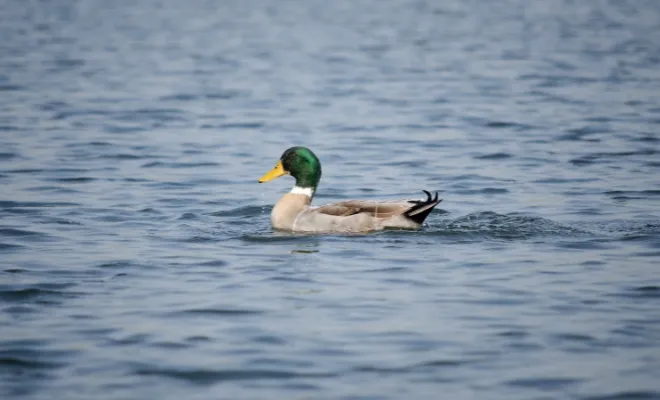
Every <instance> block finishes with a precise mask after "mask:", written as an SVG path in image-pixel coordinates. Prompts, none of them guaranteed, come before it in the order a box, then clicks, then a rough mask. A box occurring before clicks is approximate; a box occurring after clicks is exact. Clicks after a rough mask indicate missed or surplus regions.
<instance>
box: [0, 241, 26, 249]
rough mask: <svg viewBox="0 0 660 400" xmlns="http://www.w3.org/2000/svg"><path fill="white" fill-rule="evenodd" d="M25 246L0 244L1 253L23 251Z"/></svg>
mask: <svg viewBox="0 0 660 400" xmlns="http://www.w3.org/2000/svg"><path fill="white" fill-rule="evenodd" d="M23 247H24V246H21V245H18V244H12V243H1V242H0V251H11V250H19V249H22V248H23Z"/></svg>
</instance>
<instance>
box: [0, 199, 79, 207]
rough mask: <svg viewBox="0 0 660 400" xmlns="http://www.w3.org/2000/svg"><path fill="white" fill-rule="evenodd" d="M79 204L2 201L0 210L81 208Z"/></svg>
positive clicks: (0, 201)
mask: <svg viewBox="0 0 660 400" xmlns="http://www.w3.org/2000/svg"><path fill="white" fill-rule="evenodd" d="M79 205H80V204H79V203H70V202H64V201H59V202H58V201H54V202H41V201H7V200H0V208H28V207H35V208H38V207H73V206H79Z"/></svg>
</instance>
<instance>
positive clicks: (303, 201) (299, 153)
mask: <svg viewBox="0 0 660 400" xmlns="http://www.w3.org/2000/svg"><path fill="white" fill-rule="evenodd" d="M284 175H291V176H292V177H293V178H294V179H295V180H296V183H295V185H294V186H293V189H291V191H290V192H289V193H286V194H284V195H283V196H282V198H280V200H279V201H278V202H277V203H276V204H275V206H274V207H273V209H272V211H271V214H270V222H271V225H272V227H273V229H275V230H279V231H290V232H309V233H342V232H343V233H361V232H372V231H381V230H385V229H399V230H417V229H420V228H421V227H422V224H423V223H424V220H425V219H426V217H427V216H428V215H429V214H430V213H431V211H433V209H434V208H435V206H437V205H438V204H439V203H440V202H441V201H442V199H438V193H437V192H436V193H435V197H432V196H431V193H430V192H428V191H426V190H423V192H424V193H425V194H426V199H423V200H385V201H374V200H347V201H341V202H338V203H331V204H326V205H322V206H318V207H313V206H312V199H313V198H314V194H315V193H316V189H317V188H318V185H319V181H320V180H321V162H320V161H319V159H318V157H316V155H315V154H314V153H313V152H312V151H311V150H310V149H308V148H307V147H302V146H295V147H291V148H289V149H287V150H286V151H284V153H282V156H281V157H280V159H279V161H278V162H277V164H276V165H275V167H274V168H273V169H272V170H270V171H269V172H267V173H266V174H265V175H264V176H262V177H261V178H260V179H259V183H264V182H268V181H271V180H273V179H276V178H279V177H281V176H284Z"/></svg>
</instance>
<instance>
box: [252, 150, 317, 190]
mask: <svg viewBox="0 0 660 400" xmlns="http://www.w3.org/2000/svg"><path fill="white" fill-rule="evenodd" d="M286 174H289V175H291V176H293V177H294V178H296V186H297V187H300V188H311V189H312V190H316V187H317V186H318V184H319V181H320V180H321V162H320V161H319V159H318V158H317V157H316V155H314V153H312V151H311V150H310V149H308V148H307V147H291V148H290V149H288V150H287V151H285V152H284V153H283V154H282V157H280V161H278V162H277V165H276V166H275V168H273V169H272V170H270V171H269V172H268V173H267V174H266V175H264V176H262V177H261V178H260V179H259V183H264V182H268V181H270V180H273V179H275V178H279V177H280V176H282V175H286Z"/></svg>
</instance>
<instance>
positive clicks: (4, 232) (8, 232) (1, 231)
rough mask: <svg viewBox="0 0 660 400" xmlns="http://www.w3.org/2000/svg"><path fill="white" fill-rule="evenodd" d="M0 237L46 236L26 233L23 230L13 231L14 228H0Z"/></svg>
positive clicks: (33, 232) (37, 233) (32, 232)
mask: <svg viewBox="0 0 660 400" xmlns="http://www.w3.org/2000/svg"><path fill="white" fill-rule="evenodd" d="M0 236H6V237H38V236H44V237H45V236H47V235H46V234H45V233H41V232H35V231H27V230H24V229H15V228H0Z"/></svg>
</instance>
